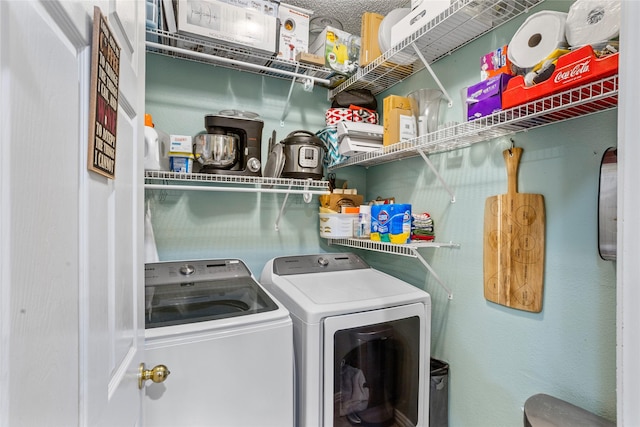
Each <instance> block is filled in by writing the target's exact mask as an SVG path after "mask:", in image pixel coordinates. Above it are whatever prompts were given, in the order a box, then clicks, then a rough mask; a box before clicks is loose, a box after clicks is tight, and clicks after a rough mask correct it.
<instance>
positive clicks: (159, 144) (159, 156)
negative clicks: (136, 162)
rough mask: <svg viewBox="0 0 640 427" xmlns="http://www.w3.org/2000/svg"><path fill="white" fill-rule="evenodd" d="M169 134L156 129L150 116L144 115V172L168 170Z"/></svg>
mask: <svg viewBox="0 0 640 427" xmlns="http://www.w3.org/2000/svg"><path fill="white" fill-rule="evenodd" d="M169 143H170V140H169V134H167V133H164V132H162V131H160V130H158V129H156V128H155V127H154V125H153V118H152V117H151V114H145V115H144V170H155V171H168V170H169V156H168V150H169Z"/></svg>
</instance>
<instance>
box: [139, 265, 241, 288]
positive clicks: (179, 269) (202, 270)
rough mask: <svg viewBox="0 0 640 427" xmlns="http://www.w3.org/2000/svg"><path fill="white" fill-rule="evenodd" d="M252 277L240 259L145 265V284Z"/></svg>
mask: <svg viewBox="0 0 640 427" xmlns="http://www.w3.org/2000/svg"><path fill="white" fill-rule="evenodd" d="M238 277H251V272H250V271H249V268H248V267H247V266H246V265H245V263H244V262H242V261H241V260H238V259H216V260H197V261H168V262H156V263H149V264H146V265H145V266H144V281H145V285H161V284H169V283H179V282H184V281H187V280H188V281H204V280H228V279H232V278H238Z"/></svg>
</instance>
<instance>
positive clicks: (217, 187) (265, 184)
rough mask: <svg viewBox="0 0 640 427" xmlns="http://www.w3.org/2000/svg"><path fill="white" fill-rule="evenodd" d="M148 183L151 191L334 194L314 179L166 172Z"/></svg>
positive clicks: (150, 177)
mask: <svg viewBox="0 0 640 427" xmlns="http://www.w3.org/2000/svg"><path fill="white" fill-rule="evenodd" d="M144 179H145V184H144V187H145V189H149V190H182V191H228V192H253V193H286V194H304V195H307V194H308V195H311V194H330V191H329V182H328V181H323V180H314V179H289V178H268V177H261V176H245V175H221V174H212V173H211V174H210V173H177V172H165V171H145V175H144Z"/></svg>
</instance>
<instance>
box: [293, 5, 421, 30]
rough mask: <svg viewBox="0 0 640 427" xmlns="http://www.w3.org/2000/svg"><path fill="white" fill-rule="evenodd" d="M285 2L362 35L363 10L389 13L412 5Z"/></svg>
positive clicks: (382, 13)
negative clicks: (331, 20)
mask: <svg viewBox="0 0 640 427" xmlns="http://www.w3.org/2000/svg"><path fill="white" fill-rule="evenodd" d="M283 3H286V4H290V5H292V6H298V7H301V8H304V9H308V10H311V11H313V15H311V18H312V19H313V18H315V17H318V16H327V17H330V18H333V19H337V20H338V21H340V22H341V23H342V29H343V30H344V31H346V32H348V33H349V34H354V35H360V22H361V19H362V13H363V12H376V13H379V14H381V15H385V16H386V15H387V13H389V12H390V11H391V10H393V9H397V8H400V7H410V5H411V1H410V0H285V1H283Z"/></svg>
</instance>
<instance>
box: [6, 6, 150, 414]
mask: <svg viewBox="0 0 640 427" xmlns="http://www.w3.org/2000/svg"><path fill="white" fill-rule="evenodd" d="M94 4H95V5H97V6H99V7H100V9H101V11H102V13H103V15H104V16H106V17H107V19H108V22H109V25H110V27H111V30H112V32H113V34H114V35H115V37H116V38H117V40H118V43H119V44H120V47H121V54H120V81H119V96H118V116H117V147H116V168H115V179H114V180H110V179H107V178H105V177H103V176H101V175H97V174H95V173H93V172H89V171H88V170H87V152H88V132H89V131H88V129H89V123H88V122H89V114H88V111H89V87H90V75H91V74H90V71H91V65H90V62H91V61H90V59H91V39H92V25H93V6H94ZM0 23H1V24H0V118H1V120H2V122H1V125H0V147H2V150H1V153H0V237H1V239H0V242H1V244H0V310H1V311H0V312H1V313H2V315H1V316H0V320H1V323H0V332H1V334H2V335H1V336H2V340H0V345H1V347H0V378H1V380H2V381H1V383H0V387H1V388H0V396H1V397H0V425H7V426H9V425H20V426H46V425H56V426H58V425H66V426H73V425H92V426H93V425H106V426H132V425H136V424H140V420H141V411H140V408H141V397H142V394H141V391H140V390H138V382H137V374H138V366H139V364H140V363H141V362H142V361H143V359H142V357H143V353H142V349H143V336H144V321H143V313H142V311H141V309H142V307H143V302H144V301H143V299H144V296H143V281H144V276H143V271H144V270H143V266H144V265H143V245H142V236H143V230H142V227H143V209H142V205H143V183H142V159H141V157H142V151H141V147H142V138H143V116H144V111H143V110H144V72H145V68H144V2H143V1H134V0H128V1H126V0H118V1H115V0H110V1H100V2H89V1H79V0H76V1H63V2H60V1H40V2H36V1H29V2H26V1H6V0H2V1H0Z"/></svg>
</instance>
